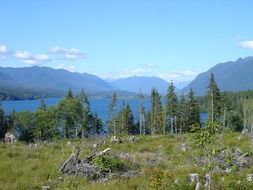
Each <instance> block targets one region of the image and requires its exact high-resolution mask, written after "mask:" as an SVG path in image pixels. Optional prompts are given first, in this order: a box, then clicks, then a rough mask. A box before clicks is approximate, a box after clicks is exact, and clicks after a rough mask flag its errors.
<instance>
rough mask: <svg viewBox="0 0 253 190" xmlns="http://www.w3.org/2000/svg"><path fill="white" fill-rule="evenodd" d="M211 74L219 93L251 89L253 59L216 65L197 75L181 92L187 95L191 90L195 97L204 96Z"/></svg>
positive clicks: (242, 59) (248, 58)
mask: <svg viewBox="0 0 253 190" xmlns="http://www.w3.org/2000/svg"><path fill="white" fill-rule="evenodd" d="M211 73H214V76H215V80H216V82H217V84H218V87H219V88H220V90H221V91H242V90H252V89H253V57H246V58H239V59H237V60H236V61H229V62H226V63H220V64H217V65H216V66H214V67H212V68H211V69H209V70H208V71H206V72H203V73H201V74H199V75H198V76H197V77H196V78H195V79H194V80H193V81H192V82H191V83H190V84H189V85H188V86H187V87H185V88H184V89H183V90H182V92H183V93H187V92H188V91H189V90H190V89H191V88H192V89H193V90H194V92H195V94H196V95H198V96H202V95H204V94H205V93H206V91H207V86H208V81H209V78H210V75H211Z"/></svg>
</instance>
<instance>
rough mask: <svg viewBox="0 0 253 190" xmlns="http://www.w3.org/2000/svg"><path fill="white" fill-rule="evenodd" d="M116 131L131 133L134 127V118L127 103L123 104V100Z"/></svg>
mask: <svg viewBox="0 0 253 190" xmlns="http://www.w3.org/2000/svg"><path fill="white" fill-rule="evenodd" d="M117 121H118V122H117V123H118V129H119V130H118V132H119V133H120V134H130V133H133V131H134V129H133V126H134V119H133V114H132V110H131V107H130V106H129V104H127V105H125V102H124V101H123V102H122V105H121V107H120V111H119V115H118V119H117Z"/></svg>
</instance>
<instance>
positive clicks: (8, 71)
mask: <svg viewBox="0 0 253 190" xmlns="http://www.w3.org/2000/svg"><path fill="white" fill-rule="evenodd" d="M0 85H5V86H9V87H16V86H18V87H22V88H27V89H40V90H41V89H45V90H48V89H53V90H61V91H66V90H68V89H71V90H73V91H79V90H81V89H82V88H83V89H84V90H85V91H87V92H98V91H112V90H114V87H113V86H112V85H110V84H109V83H107V82H105V81H104V80H102V79H100V78H99V77H97V76H95V75H91V74H86V73H83V74H81V73H77V72H69V71H66V70H64V69H53V68H49V67H38V66H35V67H24V68H3V67H0Z"/></svg>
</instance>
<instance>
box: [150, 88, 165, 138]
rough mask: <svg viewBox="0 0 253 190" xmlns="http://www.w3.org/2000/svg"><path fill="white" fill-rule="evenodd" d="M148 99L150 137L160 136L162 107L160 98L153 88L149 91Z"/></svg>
mask: <svg viewBox="0 0 253 190" xmlns="http://www.w3.org/2000/svg"><path fill="white" fill-rule="evenodd" d="M150 99H151V109H150V132H151V134H152V135H155V134H161V133H162V131H163V129H162V128H163V107H162V103H161V96H160V94H159V93H158V91H157V90H156V89H155V88H153V89H152V91H151V97H150Z"/></svg>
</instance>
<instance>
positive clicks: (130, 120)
mask: <svg viewBox="0 0 253 190" xmlns="http://www.w3.org/2000/svg"><path fill="white" fill-rule="evenodd" d="M125 112H126V131H127V133H128V134H133V133H134V131H135V129H134V116H133V113H132V110H131V107H130V105H129V104H127V105H126V110H125Z"/></svg>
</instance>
